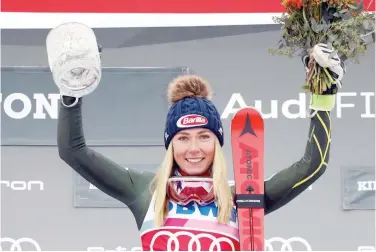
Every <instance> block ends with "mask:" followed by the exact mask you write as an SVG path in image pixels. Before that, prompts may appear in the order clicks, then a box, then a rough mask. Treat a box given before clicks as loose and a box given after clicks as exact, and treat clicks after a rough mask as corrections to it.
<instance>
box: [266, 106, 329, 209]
mask: <svg viewBox="0 0 376 252" xmlns="http://www.w3.org/2000/svg"><path fill="white" fill-rule="evenodd" d="M310 120H311V123H310V128H309V132H308V140H307V145H306V149H305V152H304V155H303V157H302V158H301V159H300V160H299V161H297V162H295V163H294V164H292V165H291V166H290V167H288V168H286V169H284V170H281V171H279V172H278V173H276V174H274V176H272V177H271V178H270V179H269V180H267V181H265V214H268V213H270V212H272V211H274V210H276V209H278V208H280V207H282V206H283V205H285V204H286V203H288V202H289V201H291V200H292V199H294V198H295V197H296V196H298V195H299V194H300V193H302V192H303V191H304V190H305V189H307V188H308V187H309V186H310V185H312V183H313V182H315V181H316V180H317V179H318V178H319V177H320V176H321V175H322V174H323V173H324V172H325V170H326V167H327V165H328V161H329V151H330V142H331V124H330V112H328V111H318V112H317V114H316V115H315V116H314V117H313V118H311V119H310Z"/></svg>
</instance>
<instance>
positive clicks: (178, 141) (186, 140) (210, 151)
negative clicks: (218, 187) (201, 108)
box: [172, 128, 216, 175]
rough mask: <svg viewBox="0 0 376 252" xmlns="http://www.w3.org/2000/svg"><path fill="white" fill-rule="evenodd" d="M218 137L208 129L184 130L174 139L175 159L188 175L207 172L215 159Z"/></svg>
mask: <svg viewBox="0 0 376 252" xmlns="http://www.w3.org/2000/svg"><path fill="white" fill-rule="evenodd" d="M215 139H216V136H215V135H214V134H213V133H212V132H211V131H210V130H207V129H203V128H195V129H187V130H182V131H180V132H179V133H178V134H176V135H175V136H174V138H173V139H172V145H173V149H174V159H175V161H176V163H177V164H178V166H179V167H180V169H181V170H182V171H183V172H184V173H186V174H188V175H200V174H202V173H204V172H206V171H207V170H208V169H209V167H210V166H211V164H212V163H213V159H214V152H215Z"/></svg>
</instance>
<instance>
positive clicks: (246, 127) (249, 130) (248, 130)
mask: <svg viewBox="0 0 376 252" xmlns="http://www.w3.org/2000/svg"><path fill="white" fill-rule="evenodd" d="M247 133H249V134H252V135H254V136H255V137H257V135H256V133H255V132H254V131H253V129H252V126H251V120H250V119H249V114H248V113H247V117H246V118H245V124H244V128H243V131H242V133H240V136H242V135H244V134H247Z"/></svg>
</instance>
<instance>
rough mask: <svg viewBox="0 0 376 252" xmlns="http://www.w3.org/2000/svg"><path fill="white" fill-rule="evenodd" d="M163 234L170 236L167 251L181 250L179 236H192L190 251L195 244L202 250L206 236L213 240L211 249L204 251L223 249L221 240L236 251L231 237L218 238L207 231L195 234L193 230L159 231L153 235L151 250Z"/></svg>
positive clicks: (198, 249)
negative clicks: (203, 239) (202, 242)
mask: <svg viewBox="0 0 376 252" xmlns="http://www.w3.org/2000/svg"><path fill="white" fill-rule="evenodd" d="M162 235H165V236H168V237H169V238H168V240H167V245H166V250H167V251H180V250H181V249H180V243H179V239H178V238H179V236H188V237H190V240H189V242H188V251H193V246H194V245H196V250H195V251H201V243H200V239H202V238H206V239H210V240H211V243H210V246H209V249H208V250H207V249H205V250H204V251H214V249H215V250H216V251H221V246H220V243H221V242H226V243H228V245H230V247H231V249H232V250H231V251H235V245H234V243H233V242H232V241H231V240H230V239H229V238H226V237H221V238H216V237H215V236H214V235H211V234H207V233H201V234H197V235H195V234H192V233H191V232H187V231H179V232H176V233H171V232H169V231H159V232H158V233H156V234H155V235H154V236H153V239H152V240H151V242H150V249H151V251H153V248H154V243H155V240H156V239H157V238H158V237H159V236H162ZM172 244H174V245H175V250H172ZM206 244H208V243H206ZM206 244H205V245H206ZM208 245H209V244H208Z"/></svg>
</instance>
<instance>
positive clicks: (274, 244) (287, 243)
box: [265, 236, 312, 251]
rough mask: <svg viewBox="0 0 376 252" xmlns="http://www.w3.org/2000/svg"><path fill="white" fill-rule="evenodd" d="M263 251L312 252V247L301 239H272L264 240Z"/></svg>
mask: <svg viewBox="0 0 376 252" xmlns="http://www.w3.org/2000/svg"><path fill="white" fill-rule="evenodd" d="M265 251H312V247H311V245H310V244H309V243H308V242H307V240H306V239H303V238H301V237H296V236H295V237H291V238H289V239H285V238H282V237H273V238H270V239H268V240H265Z"/></svg>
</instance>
